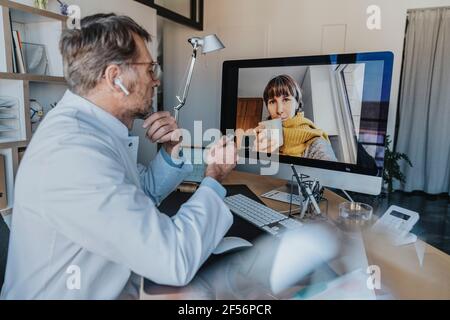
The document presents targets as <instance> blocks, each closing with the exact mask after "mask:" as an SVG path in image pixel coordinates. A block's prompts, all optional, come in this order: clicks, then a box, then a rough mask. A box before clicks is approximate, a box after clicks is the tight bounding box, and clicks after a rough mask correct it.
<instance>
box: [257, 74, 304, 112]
mask: <svg viewBox="0 0 450 320" xmlns="http://www.w3.org/2000/svg"><path fill="white" fill-rule="evenodd" d="M280 96H293V97H294V98H295V100H296V101H297V103H298V105H299V109H301V108H302V107H303V96H302V92H301V90H300V86H299V85H298V83H297V81H295V80H294V79H293V78H292V77H291V76H288V75H281V76H277V77H275V78H273V79H272V80H270V81H269V83H268V84H267V86H266V89H265V90H264V96H263V97H264V102H265V104H266V106H268V105H269V100H270V99H273V98H275V97H280ZM296 111H297V112H298V111H299V110H296Z"/></svg>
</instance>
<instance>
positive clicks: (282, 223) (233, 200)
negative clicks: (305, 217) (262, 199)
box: [225, 194, 303, 236]
mask: <svg viewBox="0 0 450 320" xmlns="http://www.w3.org/2000/svg"><path fill="white" fill-rule="evenodd" d="M225 204H226V205H227V206H228V208H230V210H231V211H232V212H234V213H235V214H236V215H238V216H239V217H241V218H243V219H244V220H246V221H248V222H250V223H252V224H254V225H255V226H257V227H258V228H260V229H262V230H264V231H266V232H268V233H270V234H271V235H274V236H278V235H280V234H281V233H282V232H283V231H285V230H290V229H297V228H300V227H301V226H303V224H302V223H301V222H299V221H297V220H295V219H292V218H289V217H287V216H285V215H284V214H281V213H279V212H278V211H275V210H273V209H271V208H269V207H267V206H265V205H263V204H261V203H259V202H257V201H255V200H253V199H250V198H249V197H246V196H244V195H242V194H238V195H234V196H231V197H227V198H225Z"/></svg>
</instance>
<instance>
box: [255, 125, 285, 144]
mask: <svg viewBox="0 0 450 320" xmlns="http://www.w3.org/2000/svg"><path fill="white" fill-rule="evenodd" d="M259 125H260V126H261V125H263V126H264V127H265V129H266V130H268V131H270V135H271V136H272V139H273V138H274V137H276V138H277V139H278V140H277V141H278V142H279V143H278V146H279V147H282V146H283V145H284V136H283V121H282V120H281V119H280V118H279V119H274V120H267V121H263V122H260V123H259Z"/></svg>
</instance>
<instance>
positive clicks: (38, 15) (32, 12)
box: [0, 0, 67, 23]
mask: <svg viewBox="0 0 450 320" xmlns="http://www.w3.org/2000/svg"><path fill="white" fill-rule="evenodd" d="M0 6H4V7H8V8H10V9H12V10H17V12H16V15H15V17H14V18H15V20H16V21H17V22H22V23H37V22H46V21H52V20H59V21H62V22H65V21H66V20H67V17H66V16H63V15H60V14H57V13H54V12H51V11H47V10H42V9H38V8H34V7H30V6H26V5H23V4H20V3H17V2H13V1H8V0H0Z"/></svg>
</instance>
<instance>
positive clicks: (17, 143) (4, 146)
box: [0, 141, 30, 150]
mask: <svg viewBox="0 0 450 320" xmlns="http://www.w3.org/2000/svg"><path fill="white" fill-rule="evenodd" d="M29 144H30V142H29V141H15V142H0V150H1V149H10V148H26V147H28V145H29Z"/></svg>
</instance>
